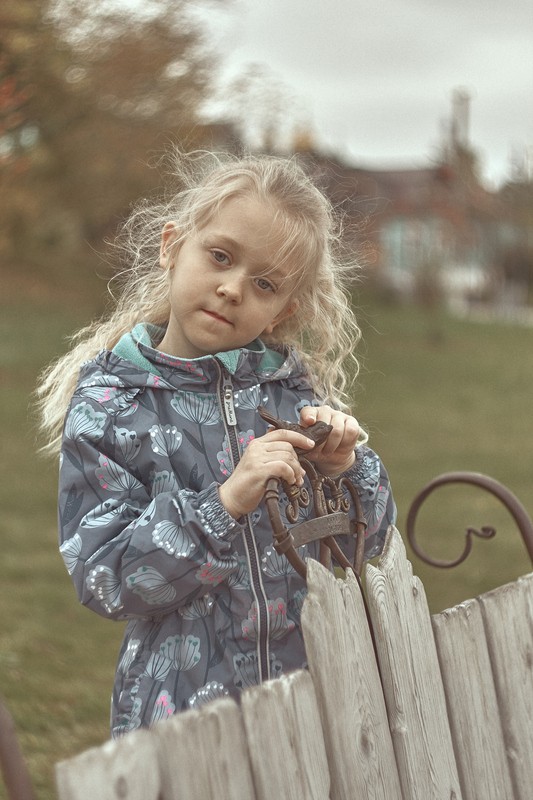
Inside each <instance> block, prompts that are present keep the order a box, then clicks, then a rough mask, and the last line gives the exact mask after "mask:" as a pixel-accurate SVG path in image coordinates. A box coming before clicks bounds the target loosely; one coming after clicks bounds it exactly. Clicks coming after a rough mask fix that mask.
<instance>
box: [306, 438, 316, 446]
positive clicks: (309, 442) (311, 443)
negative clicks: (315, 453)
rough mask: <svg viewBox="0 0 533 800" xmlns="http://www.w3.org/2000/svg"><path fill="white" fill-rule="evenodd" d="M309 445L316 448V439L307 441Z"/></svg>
mask: <svg viewBox="0 0 533 800" xmlns="http://www.w3.org/2000/svg"><path fill="white" fill-rule="evenodd" d="M307 444H308V445H310V446H311V447H314V446H315V441H314V439H307Z"/></svg>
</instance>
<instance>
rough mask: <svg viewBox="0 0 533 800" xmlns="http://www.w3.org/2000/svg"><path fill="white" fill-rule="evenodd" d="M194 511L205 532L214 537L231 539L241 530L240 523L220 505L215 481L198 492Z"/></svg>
mask: <svg viewBox="0 0 533 800" xmlns="http://www.w3.org/2000/svg"><path fill="white" fill-rule="evenodd" d="M196 513H197V514H198V517H199V518H200V521H201V523H202V525H203V527H204V528H205V530H206V532H207V533H208V534H209V535H210V536H214V537H215V539H224V540H226V541H231V540H232V539H234V538H235V536H236V535H237V533H238V532H239V531H240V530H241V525H240V524H239V523H238V522H237V520H235V519H233V517H232V516H231V514H228V512H227V511H226V509H225V508H224V506H223V505H222V501H221V500H220V497H219V494H218V484H216V483H212V484H211V485H210V486H208V487H207V489H205V490H204V491H202V492H200V493H199V495H198V509H197V512H196Z"/></svg>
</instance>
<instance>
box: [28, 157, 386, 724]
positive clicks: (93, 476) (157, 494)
mask: <svg viewBox="0 0 533 800" xmlns="http://www.w3.org/2000/svg"><path fill="white" fill-rule="evenodd" d="M179 167H180V170H181V174H180V178H181V181H182V182H181V184H180V185H181V189H180V191H179V192H177V194H174V195H173V196H172V197H171V198H170V199H169V201H168V202H167V203H166V204H163V205H159V206H154V207H147V206H141V207H140V208H139V209H138V210H137V211H135V212H134V213H133V215H132V217H131V218H130V220H129V221H128V222H127V223H126V228H125V234H126V236H125V241H126V243H127V246H128V248H129V265H128V266H129V269H128V274H127V276H126V282H125V284H124V288H123V291H122V292H121V295H120V298H119V300H118V303H117V305H116V308H115V310H114V311H113V313H112V314H111V315H110V316H109V317H108V318H107V319H104V320H103V321H100V322H99V323H97V324H96V325H94V326H92V327H90V328H88V329H85V330H84V331H81V332H80V334H78V344H77V346H76V347H75V348H74V349H73V350H72V351H71V352H70V353H68V354H67V355H66V356H64V357H63V358H62V359H61V360H60V361H59V362H58V363H57V364H56V365H55V366H52V367H51V368H50V370H49V371H48V373H47V374H46V375H45V380H44V382H43V384H42V386H41V389H40V395H41V409H42V412H43V419H44V427H45V430H46V431H47V434H48V437H49V441H50V444H49V446H48V449H52V448H53V447H55V446H58V445H59V444H61V469H60V489H59V521H60V536H61V547H60V549H61V553H62V555H63V558H64V560H65V564H66V566H67V569H68V571H69V573H70V574H71V575H72V579H73V581H74V584H75V586H76V589H77V592H78V595H79V598H80V600H81V602H82V603H84V604H85V605H87V606H88V607H89V608H91V609H92V610H93V611H96V612H97V613H99V614H101V615H103V616H104V617H108V618H110V619H115V620H128V624H127V628H126V633H125V637H124V643H123V647H122V650H121V653H120V657H119V662H118V667H117V673H116V683H115V687H114V692H113V698H112V733H113V735H114V736H118V735H121V734H124V733H126V732H127V731H131V730H133V729H135V728H137V727H139V726H148V725H150V724H152V723H153V722H154V721H157V720H160V719H163V718H166V717H168V716H169V715H171V714H173V713H174V712H178V711H181V710H183V709H188V708H196V707H198V706H201V705H202V704H203V703H206V702H208V701H210V700H212V699H213V698H216V697H219V696H221V695H226V694H230V695H238V694H239V693H240V691H241V690H242V689H244V688H246V687H247V686H250V685H252V684H256V683H258V682H260V681H263V680H265V679H267V678H273V677H276V676H278V675H280V674H281V673H282V672H285V671H288V670H293V669H296V668H299V667H302V666H303V665H304V664H305V651H304V645H303V640H302V634H301V630H300V609H301V606H302V602H303V599H304V596H305V584H304V582H303V580H302V579H301V578H300V577H299V575H298V574H297V573H296V572H295V571H294V570H293V569H292V567H291V566H290V565H289V563H288V561H287V560H286V559H285V557H284V556H279V555H278V554H277V553H276V551H275V550H274V548H273V546H272V530H271V527H270V524H269V520H268V515H267V513H266V511H265V508H264V505H263V502H262V497H263V493H264V489H265V484H266V481H267V480H268V478H270V477H276V478H279V479H281V480H283V481H284V482H286V484H289V485H291V484H296V485H298V486H301V485H302V484H303V483H304V481H307V478H306V476H305V473H304V470H303V469H302V467H301V465H300V462H299V461H298V458H297V455H296V452H295V448H299V450H300V452H302V451H304V452H305V453H306V457H307V458H308V459H309V460H311V461H313V462H314V464H315V466H316V467H317V468H318V469H319V470H320V471H321V472H322V473H324V474H326V475H331V476H338V475H340V474H342V473H347V475H348V476H349V477H350V478H351V479H352V480H353V481H354V482H356V483H357V485H358V487H359V491H360V493H361V499H362V503H363V507H364V510H365V513H366V518H367V521H368V530H367V540H366V549H365V554H366V557H368V558H370V557H372V556H375V555H377V554H378V553H379V552H380V551H381V549H382V546H383V541H384V537H385V533H386V530H387V527H388V526H389V525H390V524H391V523H392V522H393V521H394V515H395V510H394V504H393V501H392V497H391V495H390V491H389V483H388V479H387V475H386V473H385V471H384V469H383V467H382V466H381V463H380V461H379V459H378V457H377V456H376V455H375V453H373V452H372V450H370V449H368V448H367V447H366V446H365V444H364V441H366V437H365V436H364V434H362V431H361V429H360V427H359V425H358V423H357V421H356V420H355V419H354V418H353V417H352V416H350V415H349V413H348V412H347V410H346V406H345V405H344V403H343V397H344V396H345V394H344V390H345V388H346V375H345V369H346V361H347V359H349V357H350V356H351V350H352V347H353V343H354V341H355V340H356V339H357V338H358V334H359V330H358V327H357V325H356V321H355V319H354V317H353V315H352V312H351V310H350V306H349V303H348V300H347V295H346V293H345V289H344V288H343V285H344V283H345V281H344V276H345V274H346V269H343V268H341V266H340V263H339V260H338V259H336V258H335V257H334V251H335V246H336V239H335V235H334V231H335V229H334V221H333V216H332V213H331V208H330V206H329V204H328V201H327V200H326V198H325V197H324V196H323V194H322V193H321V192H320V191H319V190H318V189H317V188H316V187H315V185H314V184H313V183H312V182H311V180H310V179H309V178H308V177H307V176H306V174H305V173H304V172H303V171H302V169H301V168H300V167H299V166H298V165H297V164H296V163H295V162H294V161H291V160H283V159H276V158H269V157H261V158H247V159H241V160H237V159H230V158H229V157H228V158H227V159H225V160H224V161H221V160H220V159H217V158H215V157H214V156H210V157H207V156H198V157H191V156H189V157H188V158H187V159H186V158H184V157H180V159H179ZM184 180H185V181H186V183H185V185H184V184H183V181H184ZM82 362H84V363H83V365H82V366H81V371H80V372H79V376H78V370H79V366H80V363H82ZM67 404H68V408H67V407H66V406H67ZM259 405H264V406H266V408H267V409H268V410H269V412H270V413H272V414H274V415H275V416H277V417H279V418H281V419H285V420H289V421H292V422H295V423H296V422H299V423H300V424H301V425H302V426H304V427H307V426H309V425H311V424H312V423H314V422H315V421H317V420H322V421H324V422H326V423H329V424H331V425H332V426H333V430H332V432H331V434H330V435H329V437H328V439H327V441H326V442H325V443H323V444H322V445H320V446H316V447H315V446H314V443H313V441H312V440H310V439H309V438H308V437H307V436H305V434H303V433H301V432H298V431H296V430H269V429H268V426H267V424H266V423H265V422H264V421H263V420H262V419H261V417H260V416H259V414H258V412H257V407H258V406H259ZM65 412H66V418H65V423H64V427H63V426H62V420H63V417H64V416H65ZM303 513H304V512H303V511H302V514H303ZM307 547H308V550H307V555H309V556H315V557H316V555H317V553H316V551H315V549H314V547H315V546H314V545H313V544H310V545H308V546H307ZM332 658H334V654H333V653H332Z"/></svg>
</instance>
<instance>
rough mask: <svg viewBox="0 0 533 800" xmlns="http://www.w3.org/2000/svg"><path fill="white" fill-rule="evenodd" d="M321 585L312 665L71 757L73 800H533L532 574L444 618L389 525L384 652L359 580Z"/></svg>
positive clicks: (370, 589) (69, 797)
mask: <svg viewBox="0 0 533 800" xmlns="http://www.w3.org/2000/svg"><path fill="white" fill-rule="evenodd" d="M308 585H309V596H308V598H307V599H306V602H305V604H304V608H303V612H302V626H303V631H304V636H305V643H306V649H307V654H308V661H309V671H303V670H302V671H298V672H295V673H292V674H290V675H286V676H284V677H282V678H280V679H277V680H274V681H270V682H267V683H264V684H262V685H261V686H257V687H254V688H252V689H249V690H247V691H246V692H245V693H244V694H243V696H242V703H241V704H240V705H238V704H237V703H235V702H234V701H233V700H231V699H221V700H217V701H215V702H213V703H211V704H209V705H207V706H205V707H204V708H203V709H202V710H200V711H189V712H185V713H183V714H179V715H176V716H174V717H172V718H171V719H169V720H168V721H165V722H161V723H159V724H157V725H156V726H154V727H153V728H152V729H151V730H149V731H147V730H140V731H137V732H134V733H130V734H128V736H126V737H125V738H123V739H120V740H118V741H115V742H108V743H106V744H104V745H103V746H101V747H98V748H93V749H91V750H88V751H86V752H84V753H82V754H81V755H79V756H77V757H75V758H72V759H70V760H68V761H63V762H61V763H59V764H58V765H57V768H56V776H57V786H58V793H59V798H60V800H82V798H83V800H87V799H88V798H90V799H91V800H92V798H95V800H115V799H117V800H118V798H128V800H178V799H179V800H215V798H216V800H255V799H257V800H273V798H276V800H278V799H279V800H285V799H286V800H348V798H350V800H352V799H353V800H357V799H359V798H372V800H381V799H382V800H396V799H398V800H415V798H416V800H433V798H435V799H437V798H438V799H439V800H461V798H462V800H508V799H509V800H511V799H512V800H531V798H532V797H533V574H531V575H526V576H524V577H523V578H520V579H519V580H517V581H515V582H514V583H512V584H508V585H506V586H502V587H500V588H498V589H495V590H494V591H491V592H488V593H487V594H484V595H482V596H480V597H478V598H476V599H474V600H469V601H467V602H465V603H462V604H460V605H458V606H456V607H455V608H453V609H450V610H447V611H444V612H443V613H441V614H437V615H434V616H431V615H430V614H429V611H428V607H427V602H426V597H425V592H424V587H423V585H422V583H421V582H420V580H419V579H418V578H417V577H415V576H413V574H412V568H411V564H410V563H409V562H408V561H407V558H406V553H405V548H404V545H403V543H402V540H401V537H400V535H399V534H398V532H397V531H396V530H395V529H391V531H390V533H389V537H388V540H387V544H386V547H385V550H384V553H383V555H382V557H381V560H380V562H379V566H378V567H373V566H371V565H368V566H367V567H366V596H367V602H368V609H369V613H370V618H371V627H372V629H373V632H374V639H375V648H376V650H374V644H373V640H372V635H371V630H370V627H369V624H368V622H367V614H366V610H365V605H364V602H363V599H362V596H361V591H360V589H359V584H358V582H357V580H356V578H355V577H354V575H353V574H350V573H349V574H348V576H347V578H346V580H338V579H336V578H335V577H334V576H333V575H332V574H331V573H329V572H328V571H327V570H325V569H324V568H323V567H321V565H320V564H318V563H317V562H313V561H311V562H309V574H308ZM375 652H376V653H377V658H376V655H375Z"/></svg>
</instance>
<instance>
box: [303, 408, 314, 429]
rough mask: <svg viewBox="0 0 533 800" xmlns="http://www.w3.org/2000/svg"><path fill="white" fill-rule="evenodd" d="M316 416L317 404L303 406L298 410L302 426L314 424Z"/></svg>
mask: <svg viewBox="0 0 533 800" xmlns="http://www.w3.org/2000/svg"><path fill="white" fill-rule="evenodd" d="M317 418H318V407H317V406H305V408H302V409H301V411H300V424H301V425H303V426H304V427H306V428H307V427H309V425H314V424H315V422H316V421H317Z"/></svg>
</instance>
